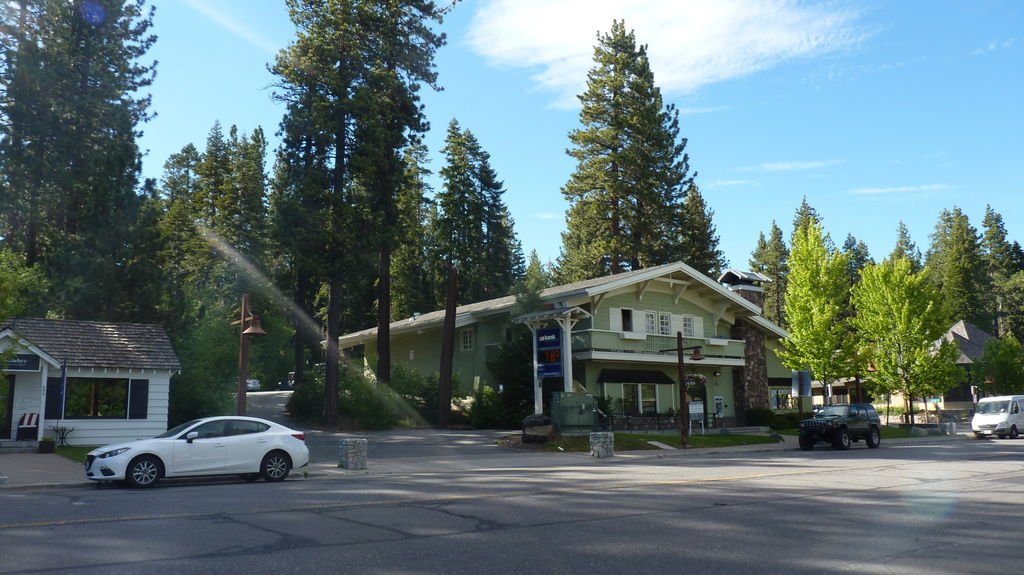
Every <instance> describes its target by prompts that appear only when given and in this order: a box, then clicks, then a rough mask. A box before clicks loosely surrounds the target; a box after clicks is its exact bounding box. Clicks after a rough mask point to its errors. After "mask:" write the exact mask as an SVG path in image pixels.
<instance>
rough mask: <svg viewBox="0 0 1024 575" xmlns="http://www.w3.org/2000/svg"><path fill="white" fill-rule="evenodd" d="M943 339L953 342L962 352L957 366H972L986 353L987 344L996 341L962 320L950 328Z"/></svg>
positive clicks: (993, 337) (990, 335) (988, 334)
mask: <svg viewBox="0 0 1024 575" xmlns="http://www.w3.org/2000/svg"><path fill="white" fill-rule="evenodd" d="M942 338H943V339H945V340H946V341H951V342H953V343H954V344H956V346H957V349H959V350H960V358H959V359H957V360H956V363H957V365H970V364H972V363H974V362H975V361H978V360H979V359H981V354H982V353H983V352H984V351H985V344H986V343H988V341H989V340H990V339H995V336H994V335H992V334H990V333H987V332H985V331H983V330H982V329H981V328H979V327H978V326H976V325H974V324H973V323H971V322H969V321H967V320H964V319H962V320H960V321H958V322H956V323H955V324H953V327H951V328H949V331H947V332H946V333H945V335H943V336H942Z"/></svg>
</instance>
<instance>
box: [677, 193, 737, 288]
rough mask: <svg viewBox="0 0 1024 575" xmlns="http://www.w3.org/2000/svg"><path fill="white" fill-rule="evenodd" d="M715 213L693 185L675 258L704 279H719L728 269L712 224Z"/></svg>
mask: <svg viewBox="0 0 1024 575" xmlns="http://www.w3.org/2000/svg"><path fill="white" fill-rule="evenodd" d="M714 215H715V212H714V211H713V210H712V209H711V208H709V207H708V205H707V203H706V202H705V201H704V197H703V196H702V195H701V193H700V190H699V189H698V188H697V185H696V184H692V183H691V184H690V187H689V189H688V190H687V192H686V200H685V201H684V202H683V208H682V213H681V218H680V220H681V221H680V223H679V224H678V228H677V229H678V230H679V235H680V239H679V244H680V251H679V255H678V256H677V257H676V258H675V259H678V260H681V261H683V262H684V263H686V264H689V265H690V266H691V267H693V268H695V269H697V270H698V271H701V272H703V273H704V275H707V276H710V277H712V278H717V277H718V276H719V274H721V272H722V269H723V268H725V267H726V263H725V254H724V253H723V252H722V250H720V249H719V248H718V234H717V233H716V231H715V224H714V223H713V222H712V218H713V217H714Z"/></svg>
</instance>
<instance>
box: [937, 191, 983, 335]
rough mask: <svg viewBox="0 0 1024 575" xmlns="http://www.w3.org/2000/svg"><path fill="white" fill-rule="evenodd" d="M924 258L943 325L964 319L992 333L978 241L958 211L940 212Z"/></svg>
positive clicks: (969, 224)
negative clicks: (939, 301)
mask: <svg viewBox="0 0 1024 575" xmlns="http://www.w3.org/2000/svg"><path fill="white" fill-rule="evenodd" d="M931 240H932V242H931V247H930V248H929V249H928V254H927V256H926V258H925V263H926V265H927V268H928V278H929V281H931V283H932V285H934V286H935V287H936V288H937V289H938V290H939V295H940V296H941V298H942V302H943V305H944V307H945V309H946V313H947V320H949V321H947V323H949V322H951V321H958V320H961V319H965V320H967V321H969V322H971V323H973V324H974V325H976V326H978V327H980V328H981V329H983V330H985V331H989V332H991V331H992V328H993V314H992V310H993V309H994V305H993V303H992V301H993V289H992V282H991V280H990V278H989V273H988V267H987V265H986V263H985V258H984V256H983V254H982V247H981V238H980V237H979V235H978V231H977V230H976V229H975V228H974V226H972V225H971V223H970V221H969V220H968V218H967V215H966V214H964V213H963V212H962V211H960V208H953V210H952V211H950V210H943V211H942V213H941V214H940V215H939V221H938V223H937V224H936V226H935V232H934V233H933V234H932V236H931Z"/></svg>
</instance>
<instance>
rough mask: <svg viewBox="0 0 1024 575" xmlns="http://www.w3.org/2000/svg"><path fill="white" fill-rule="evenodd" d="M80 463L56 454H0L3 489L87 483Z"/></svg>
mask: <svg viewBox="0 0 1024 575" xmlns="http://www.w3.org/2000/svg"><path fill="white" fill-rule="evenodd" d="M87 483H90V482H89V481H88V480H87V479H86V478H85V471H84V469H83V468H82V464H81V463H76V462H74V461H71V460H70V459H68V458H66V457H64V456H61V455H57V454H55V453H6V454H3V455H0V489H4V488H14V487H60V486H73V485H78V486H82V485H86V484H87Z"/></svg>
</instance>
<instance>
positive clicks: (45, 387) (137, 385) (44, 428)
mask: <svg viewBox="0 0 1024 575" xmlns="http://www.w3.org/2000/svg"><path fill="white" fill-rule="evenodd" d="M4 351H6V353H5V354H4V359H5V362H4V363H3V364H0V365H2V366H3V375H0V442H2V441H13V440H17V439H21V440H28V441H39V440H40V439H42V438H43V437H54V438H57V437H58V436H59V435H61V434H63V435H64V437H65V439H66V440H67V443H68V444H70V445H101V444H105V443H113V442H116V441H125V440H132V439H138V438H144V437H152V436H154V435H158V434H160V433H162V432H164V431H165V430H166V429H167V407H168V392H169V388H170V381H171V376H172V375H174V374H175V373H177V372H178V371H180V370H181V364H180V363H179V361H178V357H177V355H176V354H175V353H174V348H173V347H171V342H170V339H168V337H167V333H166V332H165V331H164V329H163V328H162V327H160V326H157V325H145V324H134V323H103V322H93V321H68V320H51V319H36V318H16V319H11V320H8V321H6V322H4V323H3V324H0V352H4Z"/></svg>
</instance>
